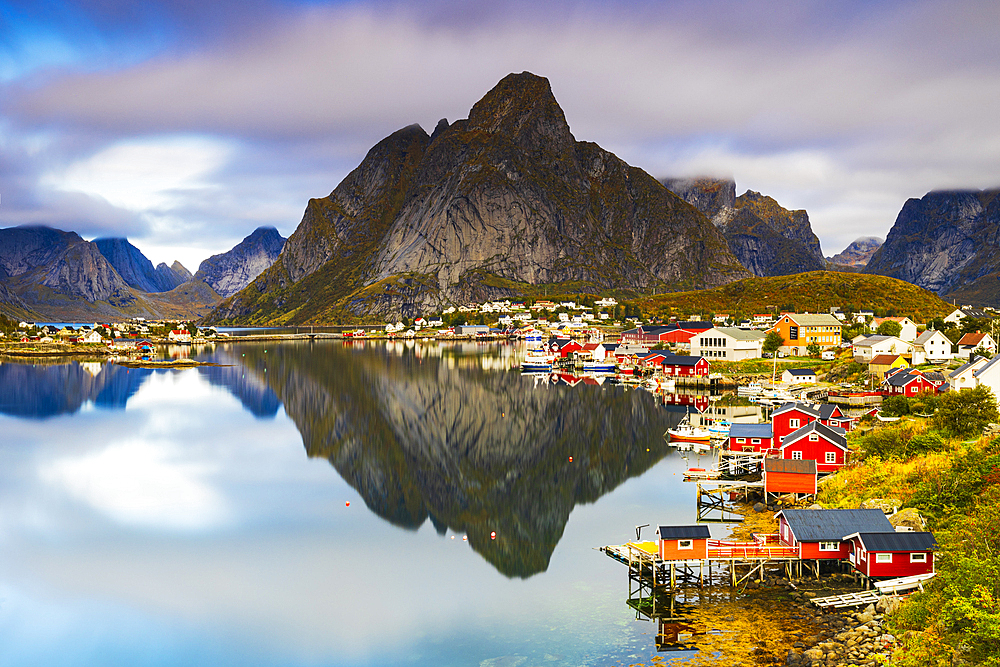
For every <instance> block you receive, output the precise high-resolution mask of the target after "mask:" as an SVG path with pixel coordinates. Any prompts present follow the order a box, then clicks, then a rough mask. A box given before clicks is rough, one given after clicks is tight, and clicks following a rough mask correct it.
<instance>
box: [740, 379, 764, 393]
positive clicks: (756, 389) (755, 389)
mask: <svg viewBox="0 0 1000 667" xmlns="http://www.w3.org/2000/svg"><path fill="white" fill-rule="evenodd" d="M763 391H764V387H762V386H761V384H760V383H759V382H751V383H750V384H747V385H741V386H739V387H737V388H736V395H737V396H759V395H760V394H761V393H762V392H763Z"/></svg>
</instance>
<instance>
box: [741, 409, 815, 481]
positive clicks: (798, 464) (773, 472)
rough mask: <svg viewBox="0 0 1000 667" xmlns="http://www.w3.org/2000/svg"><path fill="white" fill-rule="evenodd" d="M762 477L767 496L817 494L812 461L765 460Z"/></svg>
mask: <svg viewBox="0 0 1000 667" xmlns="http://www.w3.org/2000/svg"><path fill="white" fill-rule="evenodd" d="M734 426H735V424H734ZM761 476H762V477H763V481H764V493H765V495H766V494H769V493H774V494H785V493H794V494H796V495H798V494H800V493H804V494H806V495H815V493H816V478H817V474H816V462H815V461H812V460H806V459H803V460H801V461H791V460H785V459H764V471H763V472H762V473H761Z"/></svg>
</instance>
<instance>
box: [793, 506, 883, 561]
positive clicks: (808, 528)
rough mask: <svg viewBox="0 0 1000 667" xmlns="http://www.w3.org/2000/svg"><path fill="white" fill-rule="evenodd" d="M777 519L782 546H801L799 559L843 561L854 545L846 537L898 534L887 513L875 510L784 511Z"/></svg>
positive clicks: (799, 547)
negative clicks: (852, 535)
mask: <svg viewBox="0 0 1000 667" xmlns="http://www.w3.org/2000/svg"><path fill="white" fill-rule="evenodd" d="M775 516H776V517H778V539H779V540H780V541H781V543H782V544H785V545H788V546H791V547H798V549H799V558H805V559H823V560H834V559H835V560H840V559H843V558H847V557H848V556H849V555H850V553H851V549H852V546H851V542H850V541H845V536H847V535H851V534H852V533H858V532H864V533H895V531H896V529H895V528H894V527H893V525H892V524H891V523H889V520H888V519H887V518H885V513H883V512H882V510H879V509H872V510H862V509H857V510H781V511H780V512H778V513H777V514H776V515H775Z"/></svg>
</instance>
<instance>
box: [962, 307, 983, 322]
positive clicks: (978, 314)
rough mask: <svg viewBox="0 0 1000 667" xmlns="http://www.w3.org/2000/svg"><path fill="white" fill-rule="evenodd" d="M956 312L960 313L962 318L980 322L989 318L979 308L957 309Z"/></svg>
mask: <svg viewBox="0 0 1000 667" xmlns="http://www.w3.org/2000/svg"><path fill="white" fill-rule="evenodd" d="M958 311H959V312H960V313H962V316H963V317H971V318H972V319H975V320H982V319H986V318H988V317H989V315H988V314H987V313H986V311H985V310H980V309H979V308H959V309H958Z"/></svg>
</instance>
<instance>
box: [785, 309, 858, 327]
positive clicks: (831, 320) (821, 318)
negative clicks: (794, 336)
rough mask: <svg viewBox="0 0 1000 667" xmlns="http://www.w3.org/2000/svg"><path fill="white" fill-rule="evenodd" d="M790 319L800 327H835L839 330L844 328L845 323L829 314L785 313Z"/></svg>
mask: <svg viewBox="0 0 1000 667" xmlns="http://www.w3.org/2000/svg"><path fill="white" fill-rule="evenodd" d="M785 315H787V316H788V319H790V320H792V321H793V322H795V323H796V324H798V325H799V326H800V327H818V326H824V327H830V326H835V327H837V328H838V329H839V328H840V327H842V326H844V323H843V322H841V321H840V320H838V319H837V318H836V317H834V316H833V315H830V314H829V313H821V314H818V315H817V314H812V313H785Z"/></svg>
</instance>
